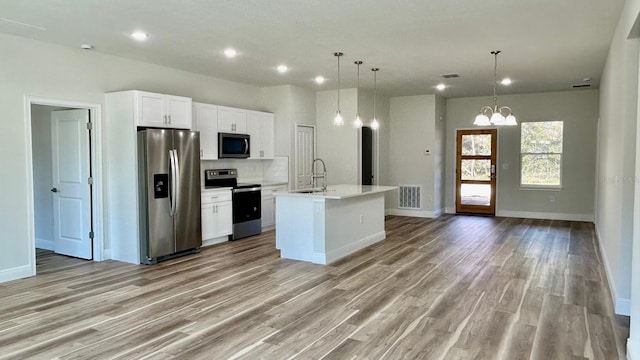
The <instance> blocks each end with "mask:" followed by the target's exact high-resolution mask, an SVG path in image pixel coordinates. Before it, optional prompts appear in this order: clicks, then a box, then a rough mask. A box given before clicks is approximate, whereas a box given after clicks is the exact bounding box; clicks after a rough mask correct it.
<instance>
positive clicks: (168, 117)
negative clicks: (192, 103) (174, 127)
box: [167, 114, 171, 124]
mask: <svg viewBox="0 0 640 360" xmlns="http://www.w3.org/2000/svg"><path fill="white" fill-rule="evenodd" d="M167 123H168V124H171V114H169V115H167Z"/></svg>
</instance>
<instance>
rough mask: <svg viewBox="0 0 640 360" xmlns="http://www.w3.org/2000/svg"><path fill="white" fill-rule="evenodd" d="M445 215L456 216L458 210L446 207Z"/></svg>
mask: <svg viewBox="0 0 640 360" xmlns="http://www.w3.org/2000/svg"><path fill="white" fill-rule="evenodd" d="M444 213H445V214H455V213H456V208H452V207H448V206H447V207H445V208H444Z"/></svg>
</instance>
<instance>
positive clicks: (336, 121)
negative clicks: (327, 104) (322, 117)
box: [333, 110, 344, 126]
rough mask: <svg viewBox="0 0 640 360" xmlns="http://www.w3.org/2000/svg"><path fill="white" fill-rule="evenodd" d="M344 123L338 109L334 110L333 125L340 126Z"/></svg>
mask: <svg viewBox="0 0 640 360" xmlns="http://www.w3.org/2000/svg"><path fill="white" fill-rule="evenodd" d="M342 124H344V119H343V118H342V114H340V110H338V111H336V117H335V118H334V119H333V125H336V126H341V125H342Z"/></svg>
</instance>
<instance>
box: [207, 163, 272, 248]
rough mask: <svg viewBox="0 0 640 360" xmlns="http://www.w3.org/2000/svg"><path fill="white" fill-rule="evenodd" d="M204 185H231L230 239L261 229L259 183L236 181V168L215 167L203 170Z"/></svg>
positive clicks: (249, 234) (255, 233)
mask: <svg viewBox="0 0 640 360" xmlns="http://www.w3.org/2000/svg"><path fill="white" fill-rule="evenodd" d="M204 187H205V189H207V188H216V187H231V188H233V189H232V190H231V193H232V198H231V199H232V207H233V234H232V235H231V240H237V239H241V238H245V237H248V236H252V235H257V234H260V232H261V231H262V219H261V218H262V208H261V206H262V198H261V196H260V190H261V186H260V184H242V183H238V171H237V170H236V169H217V170H205V171H204Z"/></svg>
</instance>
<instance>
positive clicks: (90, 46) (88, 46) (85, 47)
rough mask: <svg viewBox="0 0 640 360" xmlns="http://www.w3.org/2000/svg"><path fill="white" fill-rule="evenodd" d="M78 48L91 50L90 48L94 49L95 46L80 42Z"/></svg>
mask: <svg viewBox="0 0 640 360" xmlns="http://www.w3.org/2000/svg"><path fill="white" fill-rule="evenodd" d="M80 48H81V49H82V50H89V51H91V50H93V49H95V46H93V45H91V44H82V45H80Z"/></svg>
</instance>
